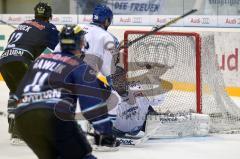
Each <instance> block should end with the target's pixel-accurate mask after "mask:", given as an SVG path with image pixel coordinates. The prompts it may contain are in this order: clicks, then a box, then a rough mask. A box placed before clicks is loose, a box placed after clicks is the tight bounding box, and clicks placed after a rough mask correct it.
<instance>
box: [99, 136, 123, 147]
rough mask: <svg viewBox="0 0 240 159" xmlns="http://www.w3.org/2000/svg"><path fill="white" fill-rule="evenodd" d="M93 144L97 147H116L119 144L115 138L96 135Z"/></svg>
mask: <svg viewBox="0 0 240 159" xmlns="http://www.w3.org/2000/svg"><path fill="white" fill-rule="evenodd" d="M94 139H95V144H96V145H98V146H107V147H117V146H119V145H120V142H119V141H118V140H117V138H116V136H114V135H110V134H98V133H94Z"/></svg>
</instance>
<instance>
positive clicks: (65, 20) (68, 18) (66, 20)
mask: <svg viewBox="0 0 240 159" xmlns="http://www.w3.org/2000/svg"><path fill="white" fill-rule="evenodd" d="M72 21H73V19H72V17H62V22H64V23H71V22H72Z"/></svg>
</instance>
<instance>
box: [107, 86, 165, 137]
mask: <svg viewBox="0 0 240 159" xmlns="http://www.w3.org/2000/svg"><path fill="white" fill-rule="evenodd" d="M163 100H164V96H163V95H158V96H155V97H154V99H150V98H147V97H146V96H144V95H143V94H142V91H141V88H139V85H138V86H134V87H129V95H128V97H127V98H126V99H123V100H122V102H121V103H119V104H118V106H117V108H116V109H115V110H114V111H110V114H111V115H113V114H116V119H115V121H114V127H115V128H116V129H117V130H119V131H122V132H124V133H129V134H134V133H138V132H139V131H140V130H141V128H142V126H143V124H144V122H145V120H146V115H147V113H148V107H149V106H150V105H151V106H153V107H154V106H157V105H159V104H161V103H162V102H163Z"/></svg>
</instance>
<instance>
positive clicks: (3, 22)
mask: <svg viewBox="0 0 240 159" xmlns="http://www.w3.org/2000/svg"><path fill="white" fill-rule="evenodd" d="M0 22H1V23H2V24H5V25H8V26H10V27H12V28H13V29H17V27H15V26H14V25H12V24H9V23H7V22H5V21H3V20H1V19H0Z"/></svg>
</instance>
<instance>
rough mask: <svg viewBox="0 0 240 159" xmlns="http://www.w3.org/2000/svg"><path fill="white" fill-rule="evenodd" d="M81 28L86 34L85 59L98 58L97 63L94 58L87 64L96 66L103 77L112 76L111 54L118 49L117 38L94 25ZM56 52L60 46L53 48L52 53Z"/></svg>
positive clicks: (113, 66)
mask: <svg viewBox="0 0 240 159" xmlns="http://www.w3.org/2000/svg"><path fill="white" fill-rule="evenodd" d="M81 27H82V28H83V30H84V31H86V32H87V34H86V35H85V38H86V41H87V44H88V45H87V47H86V48H85V50H84V52H85V54H86V58H88V57H89V56H88V55H94V56H96V57H98V58H99V59H97V61H96V58H91V59H90V60H89V62H90V63H95V64H97V65H98V69H99V71H100V72H101V73H102V74H103V75H104V76H109V75H111V74H113V73H114V72H115V64H114V61H113V54H114V53H116V52H115V51H116V48H117V47H119V46H118V45H119V42H118V40H117V38H116V37H115V36H113V35H112V34H111V33H109V32H108V31H106V30H104V29H103V28H101V27H99V26H97V25H94V24H86V25H82V26H81ZM56 51H60V45H58V46H57V47H56V48H55V50H54V52H56Z"/></svg>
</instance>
